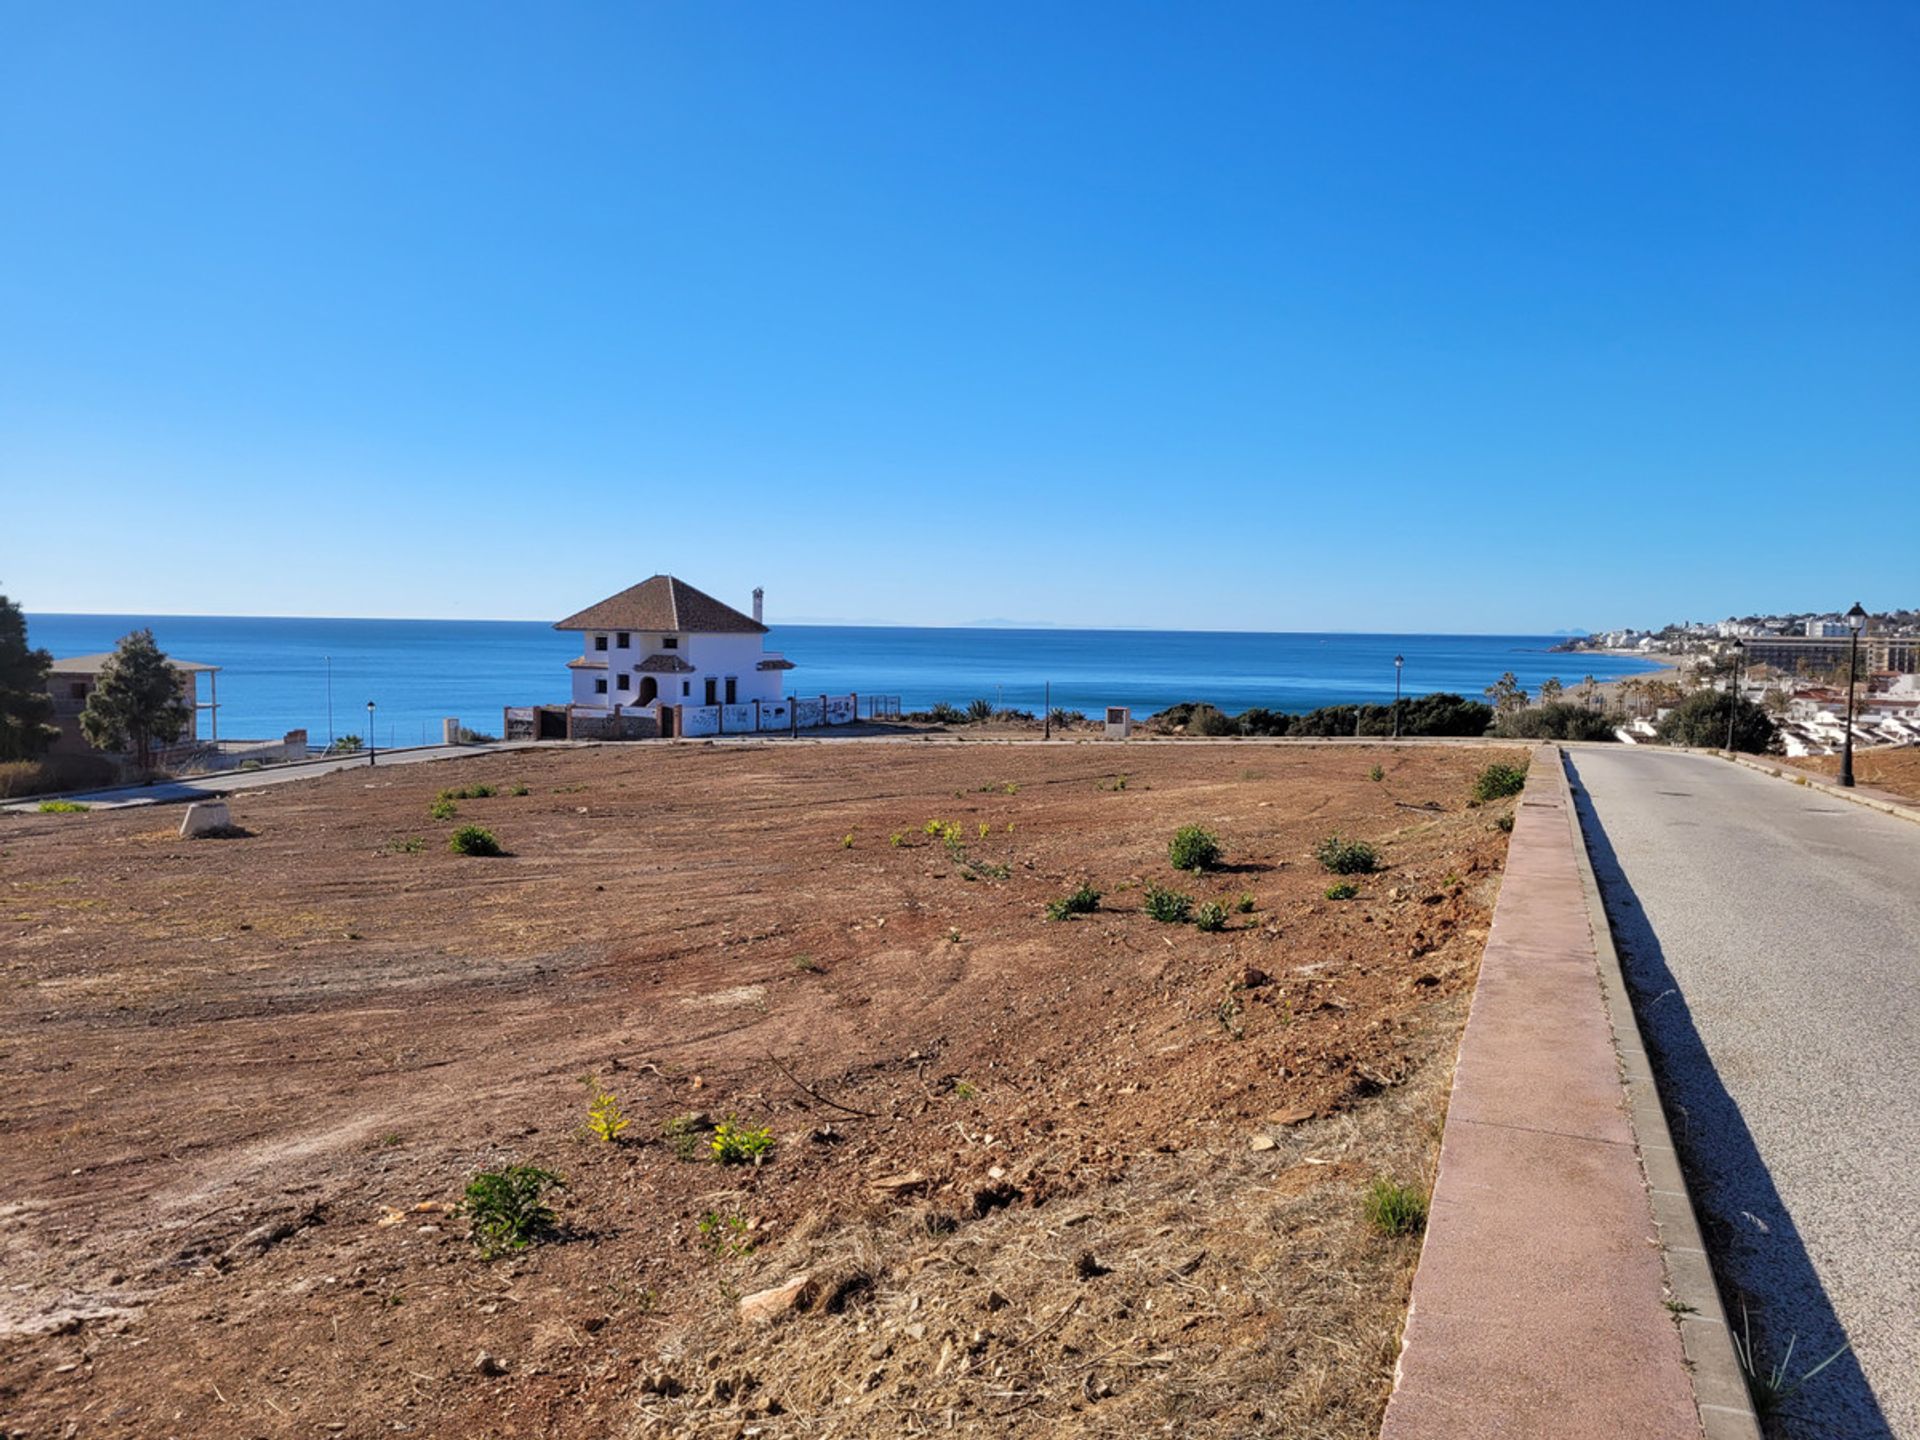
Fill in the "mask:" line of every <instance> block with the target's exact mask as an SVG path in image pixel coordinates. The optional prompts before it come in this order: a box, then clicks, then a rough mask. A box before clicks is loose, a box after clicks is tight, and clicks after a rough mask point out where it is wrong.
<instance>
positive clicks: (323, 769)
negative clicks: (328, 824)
mask: <svg viewBox="0 0 1920 1440" xmlns="http://www.w3.org/2000/svg"><path fill="white" fill-rule="evenodd" d="M532 743H533V742H531V741H526V740H519V741H503V742H495V743H494V744H491V745H418V746H408V747H406V748H404V749H396V750H380V751H377V752H376V753H375V754H374V757H373V762H374V764H376V765H419V764H422V763H424V762H426V761H429V760H464V759H471V758H472V757H473V756H475V755H493V754H497V753H499V752H501V751H503V750H524V749H526V748H527V747H528V746H529V745H530V744H532ZM366 768H367V757H366V756H365V755H364V754H362V755H336V756H330V757H328V758H325V759H320V760H300V761H296V762H295V763H293V764H291V765H270V766H266V767H264V768H262V769H259V770H222V771H220V772H219V773H218V774H213V775H194V776H189V777H187V778H186V779H183V780H157V781H155V782H154V783H153V784H151V785H117V786H114V787H112V788H110V789H106V790H88V791H84V792H78V793H75V794H72V795H69V796H68V797H67V798H68V799H70V800H74V801H78V802H79V803H81V804H84V805H91V806H97V807H98V808H100V809H103V810H113V809H119V808H121V807H124V806H128V805H167V804H172V803H174V802H177V801H182V800H204V799H206V798H208V797H209V796H213V795H229V794H232V793H233V792H235V791H237V790H258V789H261V788H263V787H265V786H268V785H285V784H286V783H287V782H289V781H291V780H311V779H312V778H313V777H314V776H316V775H326V774H329V773H331V772H332V771H335V770H364V769H366ZM40 799H41V797H39V796H35V797H34V798H32V799H30V800H21V801H16V802H13V803H10V804H7V805H0V810H21V811H31V810H34V809H36V808H38V806H39V804H40Z"/></svg>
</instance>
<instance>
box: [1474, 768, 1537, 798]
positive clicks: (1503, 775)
mask: <svg viewBox="0 0 1920 1440" xmlns="http://www.w3.org/2000/svg"><path fill="white" fill-rule="evenodd" d="M1526 785H1527V770H1526V767H1525V766H1524V765H1489V766H1487V768H1486V769H1484V770H1482V771H1481V772H1480V773H1479V775H1478V776H1476V777H1475V778H1474V782H1473V798H1474V799H1476V800H1480V801H1486V800H1504V799H1505V798H1506V797H1507V796H1509V795H1518V794H1519V793H1520V792H1521V791H1522V790H1524V789H1525V788H1526Z"/></svg>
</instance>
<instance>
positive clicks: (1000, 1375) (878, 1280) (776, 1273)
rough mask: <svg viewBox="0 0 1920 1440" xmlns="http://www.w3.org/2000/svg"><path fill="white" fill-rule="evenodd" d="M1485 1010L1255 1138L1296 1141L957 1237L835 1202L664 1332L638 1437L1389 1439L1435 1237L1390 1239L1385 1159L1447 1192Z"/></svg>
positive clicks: (923, 1218)
mask: <svg viewBox="0 0 1920 1440" xmlns="http://www.w3.org/2000/svg"><path fill="white" fill-rule="evenodd" d="M1464 1004H1465V997H1464V996H1462V997H1459V998H1458V999H1457V1000H1456V1001H1455V1002H1453V1003H1452V1004H1450V1005H1449V1006H1448V1007H1447V1011H1446V1013H1444V1014H1441V1015H1437V1016H1436V1017H1435V1020H1436V1024H1435V1025H1434V1026H1433V1027H1432V1031H1431V1038H1432V1039H1433V1041H1434V1042H1435V1043H1434V1044H1433V1046H1432V1047H1431V1049H1430V1051H1429V1053H1428V1054H1427V1055H1426V1056H1425V1057H1424V1059H1423V1060H1422V1062H1421V1064H1420V1066H1419V1068H1418V1069H1417V1070H1416V1071H1415V1072H1414V1074H1413V1075H1412V1077H1411V1078H1410V1079H1409V1080H1408V1081H1407V1082H1406V1083H1405V1084H1403V1085H1400V1086H1398V1087H1395V1088H1393V1089H1390V1090H1388V1091H1386V1092H1385V1093H1383V1094H1382V1095H1380V1096H1378V1097H1376V1098H1375V1099H1373V1100H1371V1101H1369V1102H1367V1103H1365V1104H1362V1105H1360V1106H1357V1107H1356V1108H1354V1109H1352V1110H1350V1111H1347V1112H1345V1113H1342V1114H1340V1115H1337V1116H1334V1117H1332V1118H1330V1119H1327V1120H1322V1121H1318V1122H1314V1123H1311V1124H1306V1125H1301V1126H1296V1127H1292V1128H1286V1127H1277V1128H1276V1127H1269V1128H1267V1129H1265V1130H1262V1131H1258V1132H1251V1133H1262V1134H1266V1135H1269V1136H1270V1137H1272V1138H1273V1139H1274V1141H1275V1148H1274V1149H1272V1150H1268V1151H1253V1150H1250V1149H1249V1148H1248V1142H1249V1135H1250V1132H1247V1131H1233V1132H1227V1131H1222V1132H1220V1133H1217V1134H1216V1135H1215V1136H1214V1137H1213V1143H1211V1144H1208V1145H1205V1146H1200V1147H1195V1148H1192V1149H1187V1150H1181V1151H1174V1152H1170V1153H1164V1154H1157V1155H1152V1156H1148V1157H1144V1158H1142V1159H1140V1160H1139V1161H1137V1162H1135V1164H1134V1166H1133V1168H1132V1169H1131V1170H1130V1172H1129V1173H1128V1174H1127V1176H1126V1177H1125V1178H1124V1179H1122V1180H1120V1181H1119V1182H1117V1183H1115V1184H1113V1185H1111V1186H1107V1187H1104V1188H1101V1189H1098V1190H1096V1191H1093V1192H1091V1193H1089V1194H1087V1195H1084V1196H1080V1197H1074V1198H1070V1199H1066V1200H1061V1201H1057V1202H1055V1203H1053V1204H1049V1205H1045V1206H1040V1207H1026V1206H1016V1207H1011V1208H1008V1209H1004V1210H999V1209H996V1210H992V1211H991V1212H990V1213H988V1214H987V1215H985V1216H984V1217H983V1218H980V1219H977V1220H973V1221H971V1222H970V1223H964V1224H962V1225H960V1226H959V1227H958V1228H957V1229H950V1228H949V1227H951V1225H952V1221H951V1220H949V1219H946V1218H944V1215H945V1212H943V1211H941V1210H939V1209H938V1208H936V1207H935V1206H934V1205H932V1204H929V1203H919V1204H911V1205H907V1206H904V1207H902V1208H898V1209H895V1210H893V1211H891V1212H888V1213H885V1214H881V1215H877V1216H875V1217H874V1218H873V1219H872V1220H870V1221H869V1222H866V1223H846V1222H834V1223H831V1224H829V1223H823V1222H821V1221H819V1220H818V1219H817V1218H813V1217H810V1218H809V1220H808V1221H807V1222H803V1223H802V1224H801V1225H799V1226H797V1227H796V1228H795V1229H794V1231H793V1232H792V1233H791V1234H790V1235H789V1236H788V1237H787V1238H786V1239H785V1240H784V1242H782V1243H781V1244H779V1245H778V1246H777V1247H774V1248H772V1249H770V1250H767V1251H762V1252H760V1253H757V1254H755V1255H754V1256H752V1257H751V1258H749V1259H744V1260H740V1261H736V1262H733V1263H731V1264H729V1265H726V1266H723V1267H722V1272H723V1273H720V1274H717V1275H716V1276H715V1283H714V1289H713V1293H712V1295H711V1297H710V1302H709V1304H708V1305H707V1307H706V1311H705V1314H704V1315H703V1316H702V1317H701V1318H699V1319H698V1320H696V1321H695V1322H694V1323H691V1324H689V1325H687V1326H686V1327H684V1328H683V1329H681V1330H679V1331H678V1333H676V1334H675V1335H674V1336H673V1337H672V1338H671V1340H669V1341H668V1342H667V1344H666V1345H665V1346H664V1347H663V1350H662V1356H661V1360H660V1362H659V1365H658V1368H656V1369H654V1370H653V1372H652V1373H651V1374H650V1375H649V1378H648V1381H647V1383H646V1385H645V1386H644V1387H643V1388H644V1390H645V1391H646V1392H648V1393H645V1394H644V1395H643V1396H642V1398H641V1399H640V1401H639V1406H638V1415H637V1421H636V1424H635V1427H634V1431H633V1433H634V1434H636V1435H642V1436H668V1435H672V1436H681V1435H687V1436H707V1435H713V1436H720V1435H734V1434H738V1433H740V1431H739V1430H738V1429H737V1428H736V1427H738V1426H739V1425H740V1424H741V1422H742V1421H745V1422H747V1423H748V1424H749V1425H750V1427H751V1429H750V1430H749V1431H748V1433H758V1434H761V1435H765V1436H769V1437H773V1436H794V1437H799V1436H809V1437H811V1436H835V1437H875V1440H878V1437H882V1436H897V1435H932V1434H946V1433H949V1432H957V1433H964V1434H968V1435H975V1436H986V1435H1004V1436H1022V1437H1025V1436H1066V1435H1074V1436H1113V1437H1122V1436H1128V1437H1131V1436H1137V1435H1144V1434H1148V1433H1155V1434H1158V1433H1173V1434H1178V1435H1182V1436H1189V1437H1221V1440H1225V1437H1230V1436H1234V1437H1237V1436H1245V1435H1248V1434H1251V1433H1254V1432H1256V1431H1257V1432H1259V1433H1262V1434H1272V1435H1284V1436H1288V1437H1290V1440H1362V1437H1370V1436H1373V1435H1375V1434H1377V1433H1378V1430H1379V1425H1380V1417H1381V1413H1382V1409H1383V1406H1384V1404H1385V1401H1386V1396H1387V1393H1388V1390H1389V1388H1390V1384H1391V1376H1392V1370H1393V1364H1394V1359H1395V1356H1396V1355H1397V1353H1398V1350H1399V1343H1400V1331H1401V1326H1402V1324H1403V1323H1404V1319H1405V1313H1406V1300H1407V1291H1408V1287H1409V1285H1410V1284H1411V1281H1412V1276H1413V1267H1414V1263H1415V1261H1416V1259H1417V1258H1418V1254H1419V1240H1418V1238H1417V1237H1413V1238H1399V1239H1393V1238H1387V1237H1383V1236H1381V1235H1379V1234H1377V1233H1375V1232H1374V1231H1373V1230H1372V1229H1371V1228H1370V1227H1369V1225H1368V1224H1367V1222H1366V1218H1365V1213H1364V1196H1365V1192H1366V1188H1367V1185H1368V1184H1369V1182H1370V1181H1371V1179H1372V1178H1373V1177H1375V1176H1377V1175H1381V1174H1391V1175H1395V1176H1397V1177H1400V1178H1402V1179H1405V1180H1409V1181H1416V1182H1418V1183H1419V1184H1420V1185H1421V1186H1422V1188H1425V1187H1427V1186H1428V1185H1430V1183H1431V1177H1432V1171H1433V1167H1434V1164H1435V1161H1436V1157H1437V1152H1438V1145H1439V1135H1440V1130H1441V1123H1442V1118H1443V1114H1444V1109H1445V1102H1446V1094H1447V1087H1448V1085H1449V1083H1450V1080H1451V1075H1452V1051H1451V1046H1450V1044H1448V1043H1446V1042H1447V1040H1449V1039H1450V1038H1451V1037H1452V1036H1453V1035H1455V1034H1457V1033H1458V1032H1457V1027H1458V1024H1459V1021H1460V1018H1461V1017H1460V1012H1461V1011H1462V1010H1463V1009H1464ZM1024 1168H1025V1167H1020V1168H1017V1169H1014V1170H1011V1171H1009V1173H1008V1175H1007V1180H1008V1181H1009V1182H1010V1183H1015V1184H1017V1183H1019V1181H1020V1179H1021V1173H1020V1171H1021V1169H1024ZM713 1198H714V1201H715V1204H716V1206H724V1205H725V1204H726V1203H727V1197H725V1196H716V1197H713ZM800 1274H808V1275H811V1276H812V1277H813V1284H812V1285H811V1286H810V1287H809V1291H808V1294H807V1296H806V1298H805V1299H804V1300H803V1301H802V1303H801V1304H800V1305H799V1306H798V1307H797V1309H796V1310H795V1311H794V1313H793V1314H792V1315H791V1316H790V1317H789V1318H786V1319H783V1320H780V1321H778V1322H775V1323H774V1324H773V1325H771V1326H769V1327H762V1328H746V1329H743V1327H742V1326H741V1324H740V1322H739V1320H738V1318H737V1316H736V1301H737V1298H738V1296H739V1295H741V1294H743V1293H752V1292H754V1291H757V1290H760V1289H763V1288H772V1287H774V1286H777V1285H781V1284H784V1283H785V1282H787V1281H789V1280H791V1279H793V1278H794V1277H795V1276H797V1275H800Z"/></svg>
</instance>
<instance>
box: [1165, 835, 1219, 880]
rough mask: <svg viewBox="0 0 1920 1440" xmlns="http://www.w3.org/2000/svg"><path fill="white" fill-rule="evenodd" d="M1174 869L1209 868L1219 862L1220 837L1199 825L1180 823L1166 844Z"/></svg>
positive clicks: (1196, 869) (1195, 869)
mask: <svg viewBox="0 0 1920 1440" xmlns="http://www.w3.org/2000/svg"><path fill="white" fill-rule="evenodd" d="M1167 858H1168V859H1169V860H1171V861H1172V862H1173V868H1174V869H1176V870H1193V871H1200V870H1211V869H1213V868H1214V866H1216V865H1218V864H1219V863H1220V837H1219V836H1218V835H1216V834H1214V833H1213V832H1212V831H1211V830H1208V829H1206V828H1205V827H1204V826H1200V825H1182V826H1181V827H1180V828H1179V829H1178V830H1176V831H1174V832H1173V839H1172V840H1171V841H1170V842H1169V843H1168V845H1167Z"/></svg>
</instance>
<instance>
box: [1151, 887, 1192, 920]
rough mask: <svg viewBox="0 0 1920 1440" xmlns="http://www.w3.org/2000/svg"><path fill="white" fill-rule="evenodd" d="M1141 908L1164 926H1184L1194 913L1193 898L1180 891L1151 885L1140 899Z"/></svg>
mask: <svg viewBox="0 0 1920 1440" xmlns="http://www.w3.org/2000/svg"><path fill="white" fill-rule="evenodd" d="M1140 902H1141V903H1140V908H1141V909H1143V910H1145V911H1146V912H1147V915H1148V917H1149V918H1151V919H1154V920H1158V921H1159V922H1160V923H1161V924H1162V925H1184V924H1186V922H1187V918H1188V916H1190V915H1191V914H1192V913H1193V897H1192V896H1191V895H1187V894H1183V893H1182V892H1181V891H1178V890H1165V889H1162V888H1161V887H1160V886H1158V885H1149V886H1147V888H1146V890H1145V891H1144V892H1143V893H1142V895H1141V897H1140Z"/></svg>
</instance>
